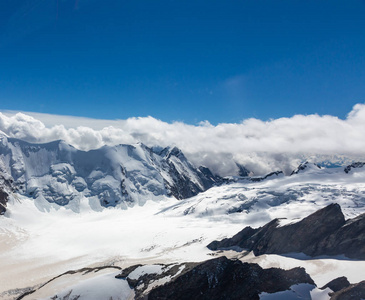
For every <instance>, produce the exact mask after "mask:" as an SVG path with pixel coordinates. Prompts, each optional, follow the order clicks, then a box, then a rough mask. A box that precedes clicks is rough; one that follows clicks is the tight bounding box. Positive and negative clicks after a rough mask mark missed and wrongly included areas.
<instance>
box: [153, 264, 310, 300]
mask: <svg viewBox="0 0 365 300" xmlns="http://www.w3.org/2000/svg"><path fill="white" fill-rule="evenodd" d="M298 283H309V284H313V285H314V282H313V281H312V279H311V278H310V277H309V275H308V274H306V273H305V271H304V269H303V268H295V269H291V270H288V271H285V270H282V269H277V268H271V269H262V268H261V267H260V266H259V265H257V264H250V263H242V262H241V261H239V260H229V259H227V258H226V257H220V258H216V259H213V260H209V261H206V262H203V263H201V264H199V265H197V266H196V267H194V268H193V269H191V270H190V271H188V272H186V273H184V274H183V275H180V276H178V277H177V278H176V279H174V280H172V281H170V282H168V283H166V284H164V285H162V286H159V287H157V288H155V289H153V290H152V291H151V292H150V293H149V295H148V299H151V300H154V299H161V300H162V299H176V300H177V299H181V300H183V299H189V300H193V299H199V300H200V299H210V300H215V299H227V300H229V299H241V300H244V299H250V300H251V299H259V294H260V293H262V292H267V293H275V292H278V291H284V290H289V289H290V287H291V286H292V285H294V284H298Z"/></svg>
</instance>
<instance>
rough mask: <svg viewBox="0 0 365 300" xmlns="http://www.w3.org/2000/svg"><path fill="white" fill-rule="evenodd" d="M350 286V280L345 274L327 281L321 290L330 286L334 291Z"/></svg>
mask: <svg viewBox="0 0 365 300" xmlns="http://www.w3.org/2000/svg"><path fill="white" fill-rule="evenodd" d="M349 286H350V282H349V281H348V280H347V278H346V277H345V276H342V277H338V278H336V279H333V280H332V281H330V282H329V283H327V284H326V285H325V286H323V287H321V290H324V289H326V288H330V289H331V290H332V291H334V292H338V291H340V290H342V289H344V288H347V287H349Z"/></svg>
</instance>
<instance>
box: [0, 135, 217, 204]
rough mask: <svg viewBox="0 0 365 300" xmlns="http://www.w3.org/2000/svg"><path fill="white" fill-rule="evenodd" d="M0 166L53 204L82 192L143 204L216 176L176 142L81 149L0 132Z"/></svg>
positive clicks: (194, 188) (207, 183)
mask: <svg viewBox="0 0 365 300" xmlns="http://www.w3.org/2000/svg"><path fill="white" fill-rule="evenodd" d="M0 171H1V173H2V174H3V176H4V177H8V178H11V179H12V180H13V181H14V184H15V186H16V188H17V190H18V192H19V193H20V194H22V195H26V196H28V197H33V198H34V199H37V200H39V201H40V202H41V201H44V200H46V201H48V202H50V203H55V204H57V205H68V204H70V203H71V204H73V207H74V208H76V209H77V203H78V202H80V199H81V198H83V197H86V198H90V199H94V202H95V203H96V204H97V205H99V206H100V205H101V206H102V207H108V206H120V207H128V206H133V205H134V204H139V205H143V204H144V203H145V201H146V200H147V199H152V200H158V199H161V197H169V196H174V197H175V198H177V199H183V198H187V197H191V196H194V195H196V194H198V193H199V192H202V191H204V190H206V189H208V188H210V187H211V186H212V185H213V184H214V183H215V182H216V181H217V180H218V178H217V177H215V176H213V175H212V173H211V172H210V171H209V170H208V169H205V168H200V169H197V168H195V167H194V166H193V165H192V164H191V163H190V162H189V161H187V159H186V158H185V156H184V155H183V154H182V152H181V151H180V150H179V149H177V148H172V149H171V148H165V149H163V150H162V151H160V152H154V151H153V150H152V149H151V148H148V147H146V146H145V145H143V144H141V143H139V144H135V145H117V146H113V147H111V146H104V147H102V148H100V149H96V150H90V151H81V150H77V149H76V148H74V147H72V146H70V145H68V144H66V143H65V142H63V141H55V142H51V143H47V144H31V143H27V142H24V141H21V140H18V139H13V138H6V137H1V139H0Z"/></svg>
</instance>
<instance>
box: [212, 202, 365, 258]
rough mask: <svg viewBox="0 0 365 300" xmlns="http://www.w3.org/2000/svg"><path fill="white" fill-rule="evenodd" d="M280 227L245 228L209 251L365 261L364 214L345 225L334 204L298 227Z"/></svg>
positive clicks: (340, 212)
mask: <svg viewBox="0 0 365 300" xmlns="http://www.w3.org/2000/svg"><path fill="white" fill-rule="evenodd" d="M278 225H279V220H278V219H275V220H273V221H271V222H269V223H268V224H266V225H265V226H263V227H260V228H257V229H253V228H251V227H246V228H244V229H243V230H242V231H241V232H239V233H237V234H236V235H235V236H233V237H232V238H229V239H224V240H222V241H213V242H212V243H210V244H209V245H208V246H207V247H208V248H209V249H211V250H218V249H227V248H233V249H234V248H236V249H240V250H242V249H245V250H249V251H253V252H254V254H255V255H261V254H285V253H292V252H296V253H300V252H302V253H304V254H306V255H309V256H319V255H345V256H347V257H349V258H354V259H365V214H362V215H360V216H358V217H357V218H354V219H350V220H348V221H345V218H344V215H343V213H342V211H341V208H340V206H339V205H338V204H331V205H329V206H327V207H325V208H323V209H320V210H319V211H317V212H315V213H313V214H311V215H310V216H308V217H306V218H304V219H303V220H301V221H299V222H297V223H294V224H289V225H286V226H282V227H279V226H278Z"/></svg>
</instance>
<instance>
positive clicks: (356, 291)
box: [330, 280, 365, 300]
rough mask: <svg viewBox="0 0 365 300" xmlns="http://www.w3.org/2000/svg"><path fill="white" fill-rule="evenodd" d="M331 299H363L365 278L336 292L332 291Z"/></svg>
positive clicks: (364, 297) (364, 295)
mask: <svg viewBox="0 0 365 300" xmlns="http://www.w3.org/2000/svg"><path fill="white" fill-rule="evenodd" d="M330 296H331V298H330V299H331V300H361V299H365V280H364V281H361V282H359V283H356V284H351V285H349V286H348V287H346V288H343V289H341V290H339V291H337V292H335V293H330Z"/></svg>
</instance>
